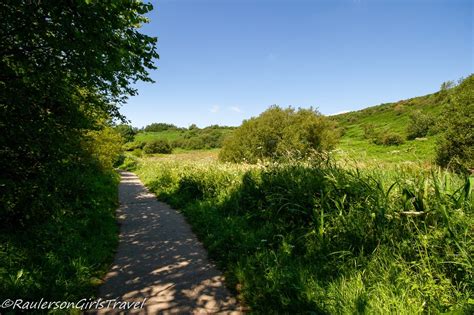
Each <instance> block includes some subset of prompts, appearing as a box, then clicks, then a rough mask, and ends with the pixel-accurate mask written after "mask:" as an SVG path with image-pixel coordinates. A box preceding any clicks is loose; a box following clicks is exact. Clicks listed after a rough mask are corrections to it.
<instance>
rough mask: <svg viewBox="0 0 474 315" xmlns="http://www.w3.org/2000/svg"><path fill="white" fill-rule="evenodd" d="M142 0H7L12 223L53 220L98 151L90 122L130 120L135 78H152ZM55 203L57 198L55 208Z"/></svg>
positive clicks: (7, 212) (2, 107)
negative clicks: (124, 107) (90, 146)
mask: <svg viewBox="0 0 474 315" xmlns="http://www.w3.org/2000/svg"><path fill="white" fill-rule="evenodd" d="M151 9H152V6H151V4H145V3H142V2H140V1H135V0H119V1H115V0H106V1H93V0H71V1H65V2H62V3H61V5H58V3H57V2H55V1H31V0H5V1H1V2H0V16H1V17H2V18H1V19H0V135H1V137H0V146H1V148H2V150H1V153H0V173H1V178H0V190H1V191H0V204H1V206H0V215H1V216H2V219H3V220H1V224H3V225H4V226H18V225H19V224H20V225H23V226H25V222H26V220H30V221H31V220H32V219H33V218H36V219H38V218H47V217H48V213H49V212H51V211H54V206H52V205H50V204H51V202H50V201H51V200H57V202H55V204H58V205H59V204H64V203H65V202H66V201H64V198H65V197H64V194H62V192H63V191H69V190H70V189H71V187H70V185H71V183H74V180H73V179H71V177H74V176H75V175H74V174H80V173H81V171H80V169H87V168H88V167H89V166H88V165H87V163H88V162H87V161H90V160H91V159H93V157H91V156H90V154H89V153H88V151H87V150H86V149H85V148H84V140H85V138H87V134H88V132H89V131H90V130H93V129H95V130H98V129H100V128H102V123H98V122H103V121H104V120H109V121H110V120H111V119H112V118H119V119H120V118H123V117H122V116H121V115H120V113H119V111H118V109H119V107H120V105H121V104H122V103H123V102H124V101H125V100H126V98H127V97H128V96H129V95H134V94H136V90H135V89H134V88H133V87H132V85H131V83H133V82H136V81H137V80H142V81H151V79H150V78H149V76H148V72H147V71H148V70H147V69H153V68H154V65H153V60H154V58H158V54H157V53H156V50H155V43H156V38H152V37H149V36H147V35H144V34H141V33H140V32H139V31H138V28H139V27H140V25H141V24H142V23H145V22H146V21H147V19H146V18H145V17H144V14H145V13H147V12H148V11H150V10H151ZM45 205H50V206H45Z"/></svg>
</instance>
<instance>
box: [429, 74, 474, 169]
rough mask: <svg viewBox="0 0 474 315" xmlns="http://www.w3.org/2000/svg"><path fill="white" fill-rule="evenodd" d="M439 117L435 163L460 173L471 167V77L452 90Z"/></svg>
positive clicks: (473, 122) (473, 143)
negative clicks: (440, 127) (440, 129)
mask: <svg viewBox="0 0 474 315" xmlns="http://www.w3.org/2000/svg"><path fill="white" fill-rule="evenodd" d="M442 116H443V121H442V122H441V124H442V129H443V130H445V132H444V134H443V136H442V138H441V139H440V140H439V141H438V144H437V148H436V162H437V164H438V165H440V166H443V167H450V168H452V169H454V170H457V171H461V172H466V171H467V170H468V169H472V168H474V75H471V76H469V77H467V78H466V79H464V80H463V81H462V82H461V83H460V84H459V86H457V87H456V88H455V90H454V91H453V92H452V94H451V96H450V99H449V102H448V104H447V105H446V108H445V110H444V113H443V115H442Z"/></svg>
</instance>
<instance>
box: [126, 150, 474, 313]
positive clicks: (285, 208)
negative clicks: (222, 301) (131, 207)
mask: <svg viewBox="0 0 474 315" xmlns="http://www.w3.org/2000/svg"><path fill="white" fill-rule="evenodd" d="M133 166H134V169H135V171H136V172H137V174H138V175H139V176H140V178H141V179H142V180H143V181H144V182H145V183H146V185H147V186H148V187H149V189H150V190H151V191H153V192H154V193H156V194H157V196H158V198H159V199H161V200H164V201H167V202H169V203H170V204H171V205H173V206H174V207H176V208H178V209H181V210H182V211H183V213H184V214H185V215H186V217H187V219H188V222H190V224H191V225H192V227H193V230H194V231H195V233H197V235H198V236H199V238H200V239H201V240H202V241H203V242H204V244H205V246H206V248H207V249H208V251H209V254H210V256H211V257H212V258H213V259H214V260H215V261H216V263H217V264H218V266H219V267H220V268H221V269H222V270H224V271H225V274H226V278H227V283H228V285H229V286H230V288H231V289H232V290H234V291H235V292H236V293H237V294H239V296H240V298H241V299H242V300H243V301H244V303H245V304H247V305H248V306H249V307H250V308H251V309H252V310H253V311H255V312H257V313H269V312H271V313H274V312H279V313H282V312H290V313H308V312H310V313H311V312H313V313H322V314H333V313H338V314H339V313H341V314H349V313H350V314H354V313H369V314H390V313H392V314H393V313H397V314H419V313H438V312H447V311H454V312H458V313H469V312H472V311H473V306H474V305H473V300H472V294H473V292H474V282H473V281H474V274H473V262H472V257H473V248H474V242H473V239H474V234H473V226H474V217H473V213H472V210H473V208H472V204H473V197H472V184H473V178H471V179H468V178H463V177H458V176H457V175H454V174H451V173H447V172H444V171H442V170H437V169H427V168H419V167H417V166H411V165H400V166H397V165H392V167H391V168H390V169H387V168H385V167H378V168H377V167H374V166H372V167H366V168H363V169H358V168H340V167H338V166H335V164H334V163H331V162H329V161H327V160H314V161H312V162H311V161H310V162H304V163H303V162H292V163H287V164H275V163H269V164H265V165H262V164H260V165H246V164H224V163H219V162H217V161H215V160H214V159H213V156H212V154H210V155H208V154H206V153H205V152H200V153H197V154H196V155H194V154H193V153H186V154H176V155H171V156H168V157H167V158H163V157H156V158H146V159H139V160H137V161H136V163H135V164H134V165H133Z"/></svg>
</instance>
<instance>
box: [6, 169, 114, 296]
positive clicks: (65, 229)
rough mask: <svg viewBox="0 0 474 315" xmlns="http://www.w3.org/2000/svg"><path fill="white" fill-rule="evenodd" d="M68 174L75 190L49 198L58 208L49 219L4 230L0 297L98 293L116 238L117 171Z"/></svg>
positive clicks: (91, 294) (79, 171)
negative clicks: (98, 286)
mask: <svg viewBox="0 0 474 315" xmlns="http://www.w3.org/2000/svg"><path fill="white" fill-rule="evenodd" d="M68 175H69V176H71V179H72V178H73V179H74V181H75V183H74V186H73V187H74V191H62V192H61V194H62V196H52V197H51V198H52V199H53V200H54V202H55V206H56V207H57V208H56V209H54V210H55V211H54V212H53V213H52V215H51V216H50V217H49V218H48V219H44V220H41V221H31V222H29V223H28V225H27V226H25V227H18V226H12V227H11V228H7V227H4V228H3V229H2V230H0V231H1V232H0V300H4V299H7V298H9V299H19V298H20V299H24V300H28V301H34V300H40V299H41V298H43V299H44V300H50V301H51V300H62V301H76V302H77V301H78V300H80V299H83V298H89V297H93V296H94V295H95V293H96V292H95V290H96V288H97V285H98V284H100V278H101V277H102V276H103V274H104V273H105V271H106V270H107V269H108V266H109V264H110V263H111V260H112V258H113V249H114V248H116V246H117V242H118V238H117V234H118V228H117V225H116V222H115V215H114V213H115V209H116V207H117V204H118V200H117V184H118V175H117V174H116V173H115V172H112V171H103V170H100V169H95V168H89V169H81V170H77V172H75V173H70V174H68Z"/></svg>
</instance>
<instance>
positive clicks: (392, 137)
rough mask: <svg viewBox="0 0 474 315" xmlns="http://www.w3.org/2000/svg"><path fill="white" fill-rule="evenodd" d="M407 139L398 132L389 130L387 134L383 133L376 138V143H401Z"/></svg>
mask: <svg viewBox="0 0 474 315" xmlns="http://www.w3.org/2000/svg"><path fill="white" fill-rule="evenodd" d="M404 142H405V141H404V140H403V137H402V136H401V135H399V134H398V133H394V132H389V133H385V134H381V135H379V136H378V137H376V138H375V139H374V143H375V144H378V145H387V146H388V145H400V144H403V143H404Z"/></svg>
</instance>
